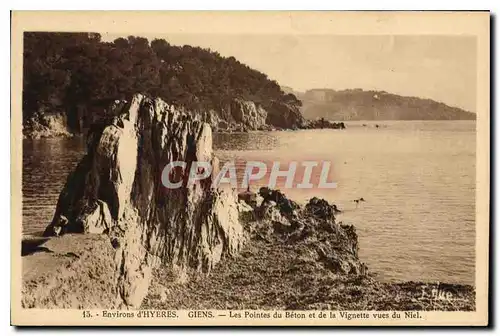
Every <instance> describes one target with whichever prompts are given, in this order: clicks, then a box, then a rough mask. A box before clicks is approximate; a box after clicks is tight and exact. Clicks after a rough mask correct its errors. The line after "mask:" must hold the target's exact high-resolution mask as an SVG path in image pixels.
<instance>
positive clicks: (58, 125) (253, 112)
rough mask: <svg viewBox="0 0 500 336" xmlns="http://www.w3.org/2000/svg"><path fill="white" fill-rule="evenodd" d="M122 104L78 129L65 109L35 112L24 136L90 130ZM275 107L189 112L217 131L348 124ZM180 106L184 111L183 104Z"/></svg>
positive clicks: (244, 105)
mask: <svg viewBox="0 0 500 336" xmlns="http://www.w3.org/2000/svg"><path fill="white" fill-rule="evenodd" d="M119 104H123V102H120V101H114V102H112V103H111V104H110V106H109V107H107V108H105V109H102V111H99V112H98V113H96V117H94V119H92V120H86V121H85V122H84V121H83V120H81V121H79V122H78V125H79V126H78V127H77V129H72V127H70V125H69V123H68V118H67V117H66V115H65V114H64V113H41V112H40V113H35V114H34V115H33V116H32V117H30V118H28V119H27V120H25V121H24V122H23V136H24V138H27V139H41V138H55V137H71V136H77V135H80V134H83V133H86V132H88V131H89V130H90V128H91V125H93V124H95V123H100V122H105V121H106V119H109V118H112V117H115V116H116V115H115V111H116V105H119ZM272 109H273V110H272V111H273V113H271V112H269V111H268V110H266V109H264V108H263V107H262V106H261V105H260V104H257V103H255V102H253V101H247V100H241V99H234V100H233V103H232V104H231V105H230V109H229V110H228V111H222V112H217V111H213V110H209V111H205V112H203V113H199V112H193V113H190V114H192V115H193V116H194V117H197V118H198V119H199V120H201V121H203V122H206V123H207V124H209V125H210V127H211V129H212V132H214V133H240V132H241V133H247V132H252V131H269V132H270V131H283V130H299V129H324V128H328V129H345V128H346V126H345V124H344V122H338V123H337V122H331V121H328V120H325V119H324V118H320V119H317V120H306V119H304V118H303V117H302V115H301V114H300V111H299V110H298V109H297V108H296V107H294V106H287V105H286V104H284V103H280V104H278V103H275V105H273V106H272ZM178 110H179V111H184V109H182V108H180V109H178ZM270 111H271V110H270ZM276 111H278V112H279V115H280V117H278V116H277V115H278V112H276Z"/></svg>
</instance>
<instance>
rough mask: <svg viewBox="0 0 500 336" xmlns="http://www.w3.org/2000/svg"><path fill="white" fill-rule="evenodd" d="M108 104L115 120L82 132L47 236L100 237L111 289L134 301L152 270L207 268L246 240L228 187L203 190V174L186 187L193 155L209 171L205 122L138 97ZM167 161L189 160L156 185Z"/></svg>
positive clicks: (133, 303)
mask: <svg viewBox="0 0 500 336" xmlns="http://www.w3.org/2000/svg"><path fill="white" fill-rule="evenodd" d="M114 109H115V111H114V115H115V117H113V118H110V119H108V120H106V121H103V122H101V124H100V125H96V126H95V127H94V128H93V130H92V131H91V133H90V134H89V139H88V151H87V155H86V156H85V157H84V158H83V159H82V161H81V162H80V163H79V165H78V167H77V168H76V170H75V171H74V172H73V173H72V174H71V175H70V176H69V178H68V180H67V183H66V185H65V187H64V189H63V191H62V192H61V195H60V197H59V201H58V204H57V208H56V212H55V215H54V218H53V220H52V222H51V224H50V225H49V226H48V227H47V229H46V230H45V235H46V236H51V235H61V234H65V233H97V234H100V233H105V234H108V235H109V239H110V243H111V244H112V246H113V247H114V248H115V250H116V255H115V263H116V273H117V275H118V276H117V282H116V287H117V288H118V290H117V292H118V293H119V295H120V297H121V301H122V304H123V306H132V307H136V306H138V305H139V304H140V303H141V301H142V298H143V297H144V295H145V294H146V291H147V288H148V284H149V277H150V273H151V268H152V267H155V266H156V265H158V264H160V263H162V264H165V265H169V266H170V267H172V268H174V269H176V270H177V273H179V274H184V273H186V272H187V271H188V270H189V269H193V270H195V271H199V272H209V271H210V270H211V268H212V267H213V265H214V264H216V263H217V262H218V261H219V260H220V259H221V258H222V257H223V256H229V255H232V254H234V253H235V252H237V251H238V250H239V248H240V246H241V245H242V243H243V240H244V236H243V229H242V226H241V225H240V223H239V219H238V209H237V198H236V195H235V194H234V193H233V191H231V190H222V189H213V188H211V180H210V179H207V180H205V181H202V183H195V184H193V185H188V184H187V177H188V174H189V170H190V168H191V165H192V163H193V162H194V161H205V162H212V163H213V166H215V167H217V158H216V157H214V156H213V153H212V133H211V129H210V126H209V125H208V124H206V123H203V122H201V121H200V120H199V119H198V118H197V117H194V116H193V115H191V114H187V113H185V112H183V111H180V110H178V109H176V108H174V107H173V106H170V105H168V104H166V103H165V102H163V101H162V100H161V99H154V100H153V99H149V98H146V97H144V96H142V95H135V96H134V97H133V99H132V100H131V101H130V103H117V104H115V105H114ZM172 161H183V162H186V164H187V166H186V169H185V170H184V171H182V170H174V172H173V176H171V177H170V180H172V181H182V183H183V186H182V187H181V188H178V189H167V188H166V187H164V186H163V184H162V182H161V176H162V170H163V168H164V167H165V166H166V165H167V164H168V163H170V162H172ZM215 172H217V171H215Z"/></svg>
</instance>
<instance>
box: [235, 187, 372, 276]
mask: <svg viewBox="0 0 500 336" xmlns="http://www.w3.org/2000/svg"><path fill="white" fill-rule="evenodd" d="M259 195H260V196H261V197H262V198H263V202H262V204H261V205H259V206H254V212H255V216H254V219H253V220H250V221H247V222H246V223H245V225H246V227H247V230H248V231H249V232H250V235H251V237H252V238H253V239H258V240H264V241H273V240H279V241H280V242H281V243H284V244H293V245H294V246H295V248H296V251H297V252H300V254H301V255H302V256H304V260H307V262H310V263H314V264H321V265H323V267H324V268H325V269H327V270H330V271H331V272H333V273H335V274H340V275H364V274H366V272H367V267H366V265H365V264H364V263H362V262H361V261H360V260H359V257H358V250H359V246H358V236H357V234H356V229H355V227H354V226H353V225H344V224H342V223H337V222H336V219H335V214H336V213H338V212H339V211H340V210H338V209H337V207H336V206H335V205H334V204H329V203H328V202H327V201H325V200H323V199H319V198H316V197H313V198H312V199H310V200H309V202H308V203H307V204H306V205H305V207H301V206H300V205H299V204H297V203H296V202H294V201H292V200H290V199H288V198H287V197H286V196H285V195H284V194H283V193H281V192H280V191H279V190H272V189H269V188H267V187H263V188H261V189H260V190H259ZM241 202H242V201H241ZM245 218H252V217H251V216H248V215H246V216H245Z"/></svg>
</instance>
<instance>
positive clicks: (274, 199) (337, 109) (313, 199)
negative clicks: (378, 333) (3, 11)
mask: <svg viewBox="0 0 500 336" xmlns="http://www.w3.org/2000/svg"><path fill="white" fill-rule="evenodd" d="M489 76H490V14H489V13H488V12H319V11H318V12H314V11H310V12H284V11H283V12H280V11H277V12H182V11H180V12H161V11H158V12H154V11H152V12H112V11H111V12H108V11H95V12H90V11H89V12H62V11H61V12H57V11H55V12H43V11H26V12H13V13H12V111H11V120H12V124H11V137H12V163H11V164H12V168H11V178H12V222H11V227H12V237H11V240H12V256H11V258H12V282H11V283H12V288H11V291H12V302H11V308H12V315H11V319H12V320H11V321H12V324H13V325H17V326H28V325H38V326H51V325H88V326H90V325H129V326H132V325H135V326H141V325H144V326H149V325H157V326H193V325H200V326H202V325H204V326H235V325H242V326H244V325H248V326H251V325H266V326H275V325H288V326H299V325H308V326H341V325H351V326H365V325H419V326H426V325H427V326H452V325H457V326H486V325H487V324H488V323H489V317H488V295H489V284H488V274H489V269H488V260H489V259H488V258H489V255H488V251H489V182H490V171H489V160H490V144H489V138H490V135H489V129H490V99H489V92H490V84H489V83H490V81H489Z"/></svg>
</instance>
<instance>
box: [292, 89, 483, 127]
mask: <svg viewBox="0 0 500 336" xmlns="http://www.w3.org/2000/svg"><path fill="white" fill-rule="evenodd" d="M283 90H284V91H285V92H287V93H290V94H294V95H296V96H297V97H298V98H299V99H300V100H301V101H302V107H301V111H302V114H303V116H304V117H305V118H307V119H317V118H325V119H328V120H339V121H345V120H474V119H476V115H475V114H474V113H471V112H467V111H465V110H462V109H460V108H457V107H451V106H448V105H446V104H444V103H441V102H437V101H434V100H431V99H422V98H418V97H405V96H400V95H396V94H392V93H388V92H385V91H365V90H362V89H351V90H342V91H336V90H331V89H313V90H308V91H306V92H297V91H294V90H293V89H291V88H288V87H283Z"/></svg>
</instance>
